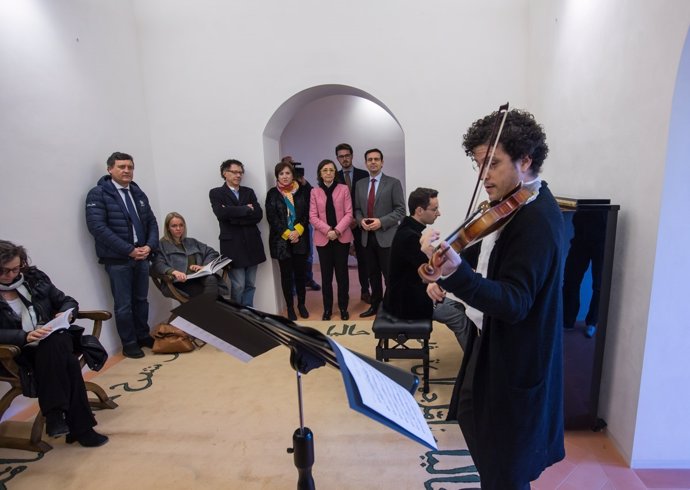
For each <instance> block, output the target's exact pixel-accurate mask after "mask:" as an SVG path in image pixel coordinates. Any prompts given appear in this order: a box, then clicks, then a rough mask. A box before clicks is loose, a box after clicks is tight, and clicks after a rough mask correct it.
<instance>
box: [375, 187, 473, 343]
mask: <svg viewBox="0 0 690 490" xmlns="http://www.w3.org/2000/svg"><path fill="white" fill-rule="evenodd" d="M407 207H408V209H409V211H410V215H409V216H405V217H404V218H403V220H402V222H401V223H400V226H398V229H397V231H396V232H395V236H394V237H393V244H392V245H391V262H390V272H389V276H390V277H389V280H390V284H388V288H387V289H386V295H385V297H384V300H383V306H384V308H385V310H386V311H387V312H389V313H391V314H392V315H393V316H396V317H398V318H401V319H404V320H414V319H423V318H433V319H434V320H436V321H437V322H441V323H445V324H446V325H447V326H448V328H450V329H451V331H453V333H454V334H455V337H456V338H457V340H458V343H459V344H460V347H462V349H463V350H464V349H465V347H466V345H467V338H468V336H469V328H470V326H469V325H468V320H467V316H465V306H464V305H463V304H462V303H460V302H458V301H454V300H452V299H450V298H444V299H443V301H440V302H437V303H434V302H433V301H431V298H429V296H428V295H427V294H426V284H425V283H424V282H423V281H422V279H421V278H420V277H419V274H418V273H417V270H418V269H419V266H421V265H422V264H426V263H427V262H428V259H427V256H426V255H425V254H424V252H422V251H421V250H420V248H419V240H420V238H421V237H422V232H423V231H424V229H425V228H426V227H427V225H433V224H434V222H435V221H436V218H438V217H439V216H441V212H440V211H439V203H438V191H437V190H435V189H426V188H424V187H418V188H417V189H415V190H413V191H412V192H411V193H410V196H409V197H408V199H407Z"/></svg>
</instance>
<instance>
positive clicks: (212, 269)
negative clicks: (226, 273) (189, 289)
mask: <svg viewBox="0 0 690 490" xmlns="http://www.w3.org/2000/svg"><path fill="white" fill-rule="evenodd" d="M230 262H232V259H229V258H227V257H223V256H222V255H221V256H219V257H216V258H215V259H213V260H212V261H211V262H209V263H208V264H206V265H205V266H204V267H202V268H201V269H200V270H198V271H196V272H194V273H193V274H187V280H188V281H189V280H190V279H197V278H199V277H204V276H210V275H211V274H215V273H216V272H218V271H219V270H221V269H222V268H223V267H225V266H226V265H228V264H229V263H230ZM175 282H177V281H175Z"/></svg>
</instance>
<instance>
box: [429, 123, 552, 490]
mask: <svg viewBox="0 0 690 490" xmlns="http://www.w3.org/2000/svg"><path fill="white" fill-rule="evenodd" d="M499 117H502V114H500V115H499V113H497V112H495V113H493V114H490V115H488V116H486V117H484V118H482V119H479V120H478V121H476V122H474V123H473V124H472V126H470V128H469V129H468V130H467V133H466V134H465V135H464V141H463V146H464V148H465V152H466V153H467V155H468V156H470V157H471V158H472V159H473V160H475V161H476V162H478V164H479V171H480V172H481V173H480V178H481V182H482V184H483V186H484V189H485V190H486V193H487V195H488V198H489V200H490V201H500V200H501V199H503V198H504V197H506V196H507V195H509V194H510V192H511V191H512V190H513V189H515V188H516V187H517V186H518V185H519V184H522V186H524V187H525V188H527V189H529V190H530V191H531V192H532V197H531V198H530V199H529V200H528V201H527V202H526V203H524V205H523V206H521V207H519V208H517V211H516V212H515V213H514V214H513V215H512V216H511V217H510V219H509V220H507V221H506V222H505V223H504V224H503V225H502V226H501V227H500V228H499V229H497V230H495V231H493V232H492V233H490V234H488V235H487V236H485V237H484V238H483V239H482V240H481V242H479V243H478V244H476V245H473V246H471V247H469V248H467V249H465V250H463V251H462V255H461V256H460V255H458V254H457V253H456V252H455V250H454V249H453V248H452V247H449V245H448V244H447V243H445V242H442V243H441V244H440V247H441V248H442V249H443V250H444V251H445V254H444V258H445V261H444V262H443V264H441V265H440V269H439V271H438V272H440V273H441V279H440V280H439V281H438V282H437V283H432V284H429V285H428V286H427V294H429V296H430V297H431V299H432V300H434V301H441V300H442V299H443V298H444V296H445V291H446V290H447V291H449V292H451V293H453V294H454V295H455V296H457V297H458V298H460V299H461V300H462V301H464V302H465V303H466V305H467V309H466V314H467V316H468V317H469V318H470V319H471V320H472V322H473V323H474V324H475V326H476V327H477V328H473V329H470V336H469V339H468V344H467V350H466V351H465V356H464V357H463V359H462V367H461V369H460V374H459V375H458V379H457V381H456V384H455V389H454V390H453V396H452V398H451V404H450V407H449V409H448V418H449V419H451V420H457V421H458V423H459V424H460V428H461V430H462V433H463V435H464V437H465V441H466V442H467V446H468V448H469V450H470V454H471V455H472V459H473V460H474V463H475V466H476V467H477V470H478V471H479V478H480V480H481V487H482V489H486V490H498V489H500V490H528V489H529V488H530V483H529V482H530V481H533V480H536V479H537V478H538V477H539V475H540V474H541V472H542V471H543V470H544V469H545V468H546V467H548V466H550V465H552V464H554V463H557V462H558V461H560V460H562V459H563V458H564V457H565V449H564V443H563V337H562V332H563V309H562V292H561V285H562V279H563V275H562V270H563V267H562V258H563V235H564V231H563V216H562V214H561V211H560V210H559V208H558V204H557V203H556V200H555V199H554V197H553V195H552V194H551V191H550V190H549V188H548V186H547V184H546V182H543V181H542V180H541V179H540V178H539V172H540V171H541V168H542V164H543V162H544V160H545V159H546V156H547V154H548V151H549V148H548V146H547V144H546V135H545V134H544V131H543V129H542V127H541V126H540V125H539V124H538V123H537V122H536V121H535V120H534V116H532V115H531V114H530V113H528V112H524V111H519V110H511V111H510V112H508V113H507V115H506V119H505V125H504V127H503V132H502V133H501V136H500V139H499V143H498V145H497V147H496V151H495V153H493V155H492V154H491V149H490V148H489V144H490V142H489V140H490V139H491V134H492V128H493V127H494V123H495V122H496V121H497V120H498V118H499ZM487 154H488V155H490V156H491V158H487ZM439 236H440V235H439V233H438V232H436V231H433V230H428V231H427V232H425V233H424V234H423V236H422V250H424V251H425V253H426V254H427V255H428V256H430V255H431V253H432V252H433V250H434V249H435V247H434V245H435V241H436V240H438V238H439Z"/></svg>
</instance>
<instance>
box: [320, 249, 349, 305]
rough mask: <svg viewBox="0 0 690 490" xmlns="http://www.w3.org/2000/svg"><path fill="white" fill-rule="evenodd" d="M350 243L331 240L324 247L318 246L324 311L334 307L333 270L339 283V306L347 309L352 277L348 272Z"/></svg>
mask: <svg viewBox="0 0 690 490" xmlns="http://www.w3.org/2000/svg"><path fill="white" fill-rule="evenodd" d="M349 249H350V244H349V243H340V242H339V241H338V240H331V241H329V242H328V243H327V244H326V245H324V246H323V247H316V251H317V252H318V254H319V262H320V263H321V287H322V288H323V289H322V290H321V295H322V296H323V309H324V311H331V310H332V309H333V271H335V282H336V283H337V285H338V308H340V309H341V310H347V306H348V303H349V302H350V294H349V290H350V278H349V276H348V272H347V255H348V252H349Z"/></svg>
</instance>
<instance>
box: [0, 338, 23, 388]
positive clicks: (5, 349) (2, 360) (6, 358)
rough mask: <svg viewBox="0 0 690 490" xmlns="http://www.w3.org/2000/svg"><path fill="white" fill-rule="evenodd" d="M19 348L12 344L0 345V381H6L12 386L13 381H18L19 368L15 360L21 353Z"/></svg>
mask: <svg viewBox="0 0 690 490" xmlns="http://www.w3.org/2000/svg"><path fill="white" fill-rule="evenodd" d="M21 351H22V350H21V348H19V347H17V346H16V345H12V344H0V366H2V367H3V368H4V372H3V369H0V380H1V381H7V382H8V383H10V384H12V382H13V381H15V380H19V366H17V363H16V362H15V358H16V357H17V356H18V355H19V353H20V352H21Z"/></svg>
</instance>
